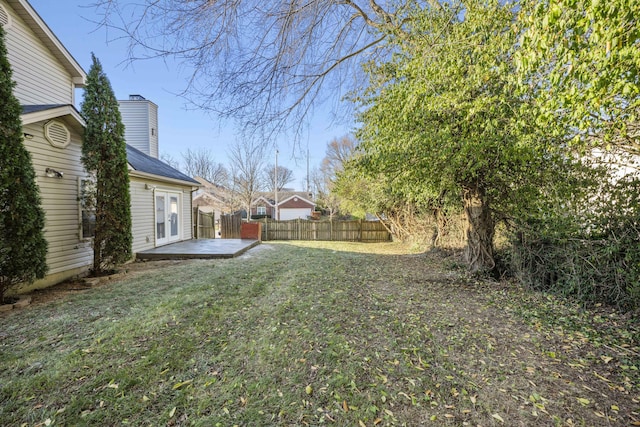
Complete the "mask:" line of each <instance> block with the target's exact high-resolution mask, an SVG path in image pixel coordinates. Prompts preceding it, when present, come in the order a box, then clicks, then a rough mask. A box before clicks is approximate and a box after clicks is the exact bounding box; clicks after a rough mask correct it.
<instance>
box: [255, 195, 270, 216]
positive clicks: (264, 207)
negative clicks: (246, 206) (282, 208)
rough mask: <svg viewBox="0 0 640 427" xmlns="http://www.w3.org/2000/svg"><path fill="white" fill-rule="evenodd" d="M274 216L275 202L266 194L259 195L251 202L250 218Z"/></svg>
mask: <svg viewBox="0 0 640 427" xmlns="http://www.w3.org/2000/svg"><path fill="white" fill-rule="evenodd" d="M265 217H266V218H273V219H275V218H276V202H275V200H273V199H271V198H268V197H267V196H260V197H258V198H257V199H255V200H254V201H253V203H251V218H252V219H256V218H265Z"/></svg>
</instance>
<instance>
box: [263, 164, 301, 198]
mask: <svg viewBox="0 0 640 427" xmlns="http://www.w3.org/2000/svg"><path fill="white" fill-rule="evenodd" d="M263 175H264V181H265V184H266V186H265V187H266V188H267V190H268V191H271V192H273V191H274V184H275V182H276V181H275V178H274V177H275V176H276V167H275V165H273V164H269V165H267V166H265V168H264V174H263ZM277 176H278V191H282V189H283V188H284V187H286V185H287V184H289V183H291V182H293V179H294V178H293V171H292V170H291V169H289V168H287V167H284V166H278V171H277Z"/></svg>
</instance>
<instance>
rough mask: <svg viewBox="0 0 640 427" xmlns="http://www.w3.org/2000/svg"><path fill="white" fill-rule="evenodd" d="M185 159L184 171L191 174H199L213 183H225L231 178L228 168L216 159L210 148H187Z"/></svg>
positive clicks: (183, 154) (184, 154) (184, 153)
mask: <svg viewBox="0 0 640 427" xmlns="http://www.w3.org/2000/svg"><path fill="white" fill-rule="evenodd" d="M182 159H183V160H184V171H185V173H186V174H187V175H189V176H193V177H195V176H199V177H202V178H204V179H206V180H207V181H209V182H210V183H212V184H217V185H225V184H226V183H227V180H228V178H229V172H228V171H227V168H226V167H225V166H224V165H223V164H222V163H219V162H216V161H215V157H214V155H213V153H212V152H211V150H210V149H206V148H200V149H199V150H193V151H192V150H191V149H190V148H189V149H187V151H186V152H183V153H182Z"/></svg>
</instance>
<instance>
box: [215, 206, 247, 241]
mask: <svg viewBox="0 0 640 427" xmlns="http://www.w3.org/2000/svg"><path fill="white" fill-rule="evenodd" d="M241 224H242V214H241V213H240V212H238V213H236V214H227V215H220V237H222V238H223V239H239V238H240V226H241Z"/></svg>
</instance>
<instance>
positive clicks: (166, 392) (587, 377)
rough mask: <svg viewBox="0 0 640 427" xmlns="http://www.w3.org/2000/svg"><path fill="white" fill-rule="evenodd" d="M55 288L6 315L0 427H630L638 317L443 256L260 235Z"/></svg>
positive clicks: (639, 397)
mask: <svg viewBox="0 0 640 427" xmlns="http://www.w3.org/2000/svg"><path fill="white" fill-rule="evenodd" d="M65 289H66V291H65V292H58V293H57V294H56V291H50V292H48V293H43V294H41V295H39V294H36V295H35V297H34V303H33V304H32V305H31V306H29V307H27V308H25V309H20V310H14V311H13V312H11V313H9V314H4V315H2V316H1V317H0V424H2V425H7V426H8V425H12V426H20V425H26V426H43V425H122V424H129V425H153V426H157V425H202V426H215V425H220V426H232V425H241V426H263V425H264V426H267V425H288V426H301V425H321V424H327V425H338V426H342V425H344V426H358V425H359V426H375V425H379V426H385V425H408V426H417V425H434V426H440V425H456V426H460V425H469V426H477V425H481V426H492V425H496V426H536V425H540V426H549V425H568V426H572V425H584V426H597V425H603V426H607V425H621V426H628V425H640V409H639V408H640V389H639V387H638V385H639V378H640V373H639V371H638V369H639V367H640V356H639V352H640V349H639V346H640V344H639V342H638V337H639V336H640V332H639V323H638V319H634V318H633V317H632V316H630V315H628V314H627V315H623V314H621V313H618V312H615V311H613V310H612V309H609V308H604V307H596V308H594V309H590V310H585V309H583V308H581V307H579V306H576V305H572V304H570V303H568V302H565V301H562V300H560V299H558V298H554V297H551V296H547V295H541V294H532V293H530V292H527V291H525V290H522V289H519V288H517V287H516V286H515V285H514V284H508V283H495V282H490V281H477V280H475V279H472V278H470V277H468V276H467V275H466V273H465V271H464V269H462V268H461V267H460V266H459V264H458V263H457V261H456V258H455V257H454V256H451V255H447V254H443V253H426V254H424V253H412V252H411V251H410V250H408V248H406V247H404V246H402V245H400V244H396V243H386V244H359V243H322V242H317V243H305V242H296V243H291V244H284V243H273V244H271V243H270V244H263V245H261V246H259V247H257V248H255V249H252V250H251V251H249V252H248V253H247V254H245V255H243V256H241V257H239V258H234V259H229V260H197V261H183V262H154V263H149V264H138V265H135V266H133V267H132V271H131V272H130V273H129V274H127V275H126V276H125V277H124V278H123V279H119V280H116V281H112V282H110V283H108V284H105V285H100V286H97V287H94V288H89V289H85V288H84V287H82V286H79V285H78V286H76V287H74V285H71V286H69V285H68V286H67V287H66V288H65ZM51 295H54V296H55V297H54V298H52V297H51Z"/></svg>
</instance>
